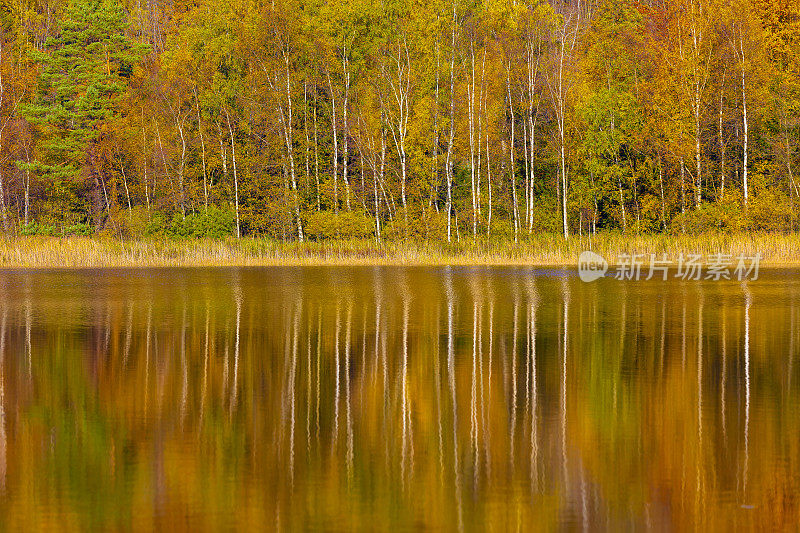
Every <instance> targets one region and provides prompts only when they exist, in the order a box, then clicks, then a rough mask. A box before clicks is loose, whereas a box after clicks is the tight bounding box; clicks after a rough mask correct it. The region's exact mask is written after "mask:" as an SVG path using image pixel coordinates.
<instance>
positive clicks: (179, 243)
mask: <svg viewBox="0 0 800 533" xmlns="http://www.w3.org/2000/svg"><path fill="white" fill-rule="evenodd" d="M584 250H592V251H594V252H596V253H598V254H600V255H601V256H603V257H605V258H606V259H607V260H608V261H609V262H610V263H612V264H613V263H615V262H616V261H617V259H618V258H619V257H620V255H622V254H651V253H653V254H657V255H659V256H661V254H667V257H668V258H669V259H672V260H676V259H677V258H678V256H679V255H680V254H681V253H683V254H703V255H704V256H708V255H710V254H715V253H724V254H730V255H732V256H734V257H736V256H738V255H740V254H744V255H747V256H753V255H755V254H756V253H760V254H761V264H762V265H764V266H800V234H788V235H783V234H733V235H727V234H705V235H622V234H618V233H603V234H598V235H596V236H594V237H586V236H584V237H578V236H574V237H571V238H570V239H568V240H567V239H564V238H563V237H562V236H558V235H535V236H532V237H526V238H525V239H524V240H522V241H521V242H518V243H514V242H513V241H511V240H490V241H486V240H480V239H476V240H472V239H470V240H465V239H462V240H461V241H460V242H454V243H443V242H432V241H392V242H383V243H380V244H379V243H376V242H375V241H374V240H366V239H365V240H346V241H325V242H306V243H296V242H291V243H284V242H280V241H275V240H271V239H262V238H243V239H233V238H229V239H221V240H214V239H197V240H175V239H149V240H148V239H142V240H116V239H104V238H86V237H68V238H57V237H15V238H6V239H0V267H5V268H100V267H168V266H176V267H190V266H259V265H264V266H266V265H445V264H449V265H521V264H525V265H541V266H544V265H554V266H556V265H564V266H573V265H575V264H576V263H577V258H578V255H579V254H580V253H581V252H582V251H584Z"/></svg>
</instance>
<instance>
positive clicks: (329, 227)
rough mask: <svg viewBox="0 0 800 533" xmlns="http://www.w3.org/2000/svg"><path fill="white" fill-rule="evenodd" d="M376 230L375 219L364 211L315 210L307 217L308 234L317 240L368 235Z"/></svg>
mask: <svg viewBox="0 0 800 533" xmlns="http://www.w3.org/2000/svg"><path fill="white" fill-rule="evenodd" d="M374 231H375V220H374V219H373V218H370V217H368V216H367V215H366V214H365V213H364V212H363V211H350V212H348V211H340V212H339V214H338V215H337V214H336V213H334V212H332V211H314V212H312V213H310V214H308V215H307V216H306V218H305V232H306V234H307V235H308V236H309V237H311V238H313V239H317V240H323V239H351V238H361V237H367V236H370V235H372V234H373V233H374Z"/></svg>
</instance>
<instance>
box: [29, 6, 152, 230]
mask: <svg viewBox="0 0 800 533" xmlns="http://www.w3.org/2000/svg"><path fill="white" fill-rule="evenodd" d="M127 24H128V22H127V15H126V13H125V11H124V10H123V8H122V6H121V5H120V4H119V2H117V1H116V0H73V1H72V2H71V3H70V4H69V5H68V7H67V8H66V12H65V14H64V16H63V17H62V18H61V25H60V28H59V31H58V32H57V33H56V35H55V36H52V37H49V38H48V39H47V41H46V44H45V48H44V50H42V51H34V52H32V59H33V60H34V61H35V62H36V63H37V64H38V65H39V67H40V71H39V77H38V87H37V91H36V94H35V96H34V99H33V101H32V102H31V103H29V104H28V105H25V106H23V107H22V108H21V111H22V113H23V115H24V116H25V118H26V119H27V120H28V121H29V122H31V123H32V124H34V125H35V126H36V134H37V136H38V140H39V142H38V144H37V146H38V154H37V155H38V157H37V159H35V160H34V161H32V162H30V163H19V165H20V166H21V167H22V168H23V169H27V170H30V171H31V172H35V173H37V174H38V175H39V176H40V177H41V178H43V179H44V181H45V183H47V185H48V189H49V193H50V195H51V200H53V201H55V202H57V203H58V205H59V206H60V211H61V220H60V222H61V223H65V222H68V221H73V222H74V221H77V220H79V219H81V218H83V217H85V215H86V214H87V208H88V207H90V206H87V205H83V204H82V202H80V201H79V198H80V197H81V196H83V195H78V194H76V193H77V192H79V191H78V189H80V188H81V187H84V188H87V189H92V188H93V194H91V195H90V197H91V198H92V199H93V202H92V203H93V204H94V205H93V206H91V208H92V209H91V211H92V213H94V214H95V215H97V214H98V213H99V212H100V211H101V210H102V207H101V198H103V197H104V196H103V195H102V193H101V191H102V190H103V185H104V183H105V181H104V177H103V172H104V170H103V166H102V158H101V152H102V148H101V147H102V142H101V141H102V140H103V139H104V137H107V136H109V135H110V133H111V128H110V127H109V126H110V124H111V122H112V121H113V120H114V118H116V116H117V115H118V114H119V104H120V100H121V98H122V97H123V95H124V94H125V90H126V87H127V81H128V78H129V77H130V76H131V74H132V71H133V67H134V66H135V64H136V63H138V61H139V60H140V59H141V57H142V56H143V54H144V53H146V51H147V46H146V45H142V44H138V43H135V42H133V41H132V40H131V39H129V38H128V37H127V36H126V35H125V29H126V27H127Z"/></svg>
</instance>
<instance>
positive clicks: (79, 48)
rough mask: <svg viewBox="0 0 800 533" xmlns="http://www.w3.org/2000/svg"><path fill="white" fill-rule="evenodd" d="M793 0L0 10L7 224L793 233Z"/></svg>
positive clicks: (78, 2) (416, 235)
mask: <svg viewBox="0 0 800 533" xmlns="http://www.w3.org/2000/svg"><path fill="white" fill-rule="evenodd" d="M798 145H800V3H798V2H796V1H795V0H643V1H640V2H637V1H634V0H588V1H587V0H565V1H557V0H553V1H551V2H547V1H544V0H542V1H538V0H427V1H424V2H423V1H419V0H382V1H380V2H372V1H367V0H326V1H321V0H278V1H277V2H276V1H275V0H230V1H226V2H219V1H217V0H135V1H134V0H121V1H120V0H0V214H1V215H2V229H3V231H4V232H5V233H6V234H9V235H20V234H21V235H34V234H38V235H108V236H114V237H121V238H134V237H147V236H177V237H189V236H210V237H223V236H233V237H243V236H255V237H265V238H270V239H276V240H282V241H300V242H302V241H309V240H311V241H319V240H325V239H336V238H365V239H374V240H376V241H378V242H380V241H381V240H382V239H389V240H392V239H394V240H399V239H409V238H410V239H423V240H437V241H442V242H451V241H456V240H460V239H465V238H481V239H498V240H507V241H514V242H518V241H522V240H525V239H530V238H531V237H532V236H535V235H540V234H555V235H562V236H563V237H565V238H569V237H570V236H574V235H584V234H587V233H594V232H599V231H614V232H621V233H624V234H640V233H670V234H675V233H703V232H708V231H715V232H751V231H759V232H763V231H770V232H794V231H797V230H798V229H799V228H800V218H798V216H797V213H798V212H800V209H799V208H800V187H798V180H799V179H800V176H796V174H797V169H798V166H799V165H800V155H798V153H799V152H800V146H798Z"/></svg>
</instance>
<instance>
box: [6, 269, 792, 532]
mask: <svg viewBox="0 0 800 533" xmlns="http://www.w3.org/2000/svg"><path fill="white" fill-rule="evenodd" d="M0 288H1V289H2V294H1V295H0V516H1V517H2V518H0V521H1V522H2V525H3V526H4V527H9V528H12V527H13V528H17V527H26V528H28V527H31V526H34V527H36V526H41V527H59V528H61V529H65V528H66V529H85V528H87V527H92V528H126V529H130V528H133V529H140V528H141V529H150V528H153V527H158V528H160V529H162V528H167V527H170V528H175V529H210V528H220V527H235V526H247V525H251V526H255V525H267V526H269V527H275V526H281V527H297V528H299V527H300V526H304V527H310V528H314V527H317V528H323V527H326V528H337V529H338V528H368V529H388V528H398V527H408V528H411V527H415V528H416V527H427V528H453V529H468V528H472V527H475V526H482V525H483V526H488V525H492V526H495V527H502V528H518V527H530V526H536V527H540V528H547V527H553V526H566V527H575V528H577V527H593V526H600V527H603V528H616V527H622V526H624V527H630V526H638V527H659V526H667V527H669V526H673V527H704V528H709V527H715V528H716V527H719V528H732V527H740V526H752V525H756V526H762V527H780V526H782V525H789V524H796V523H797V522H798V521H800V501H798V500H797V498H796V494H798V492H800V417H798V414H800V413H798V410H799V409H800V391H798V390H797V387H796V383H797V379H796V378H794V377H793V373H795V372H796V371H797V370H796V368H795V367H796V366H797V365H794V359H795V356H796V353H795V351H796V350H797V349H798V346H800V344H799V343H798V338H797V336H798V328H797V323H798V316H799V314H798V295H800V274H797V273H794V272H789V271H768V272H765V273H763V274H762V277H761V279H759V280H758V281H757V282H751V283H749V284H747V285H742V284H740V283H738V282H724V281H723V282H684V281H667V282H664V281H651V282H644V281H642V282H620V281H615V280H611V279H604V280H600V281H598V282H595V283H593V284H585V283H582V282H580V281H579V280H578V278H577V277H576V276H575V275H574V273H572V272H570V271H558V270H556V271H544V270H534V269H529V268H474V267H472V268H457V267H447V268H399V267H380V268H371V267H363V268H361V267H359V268H338V267H337V268H260V269H196V270H179V269H176V270H129V271H123V270H112V271H41V272H12V271H9V272H4V273H0Z"/></svg>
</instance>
